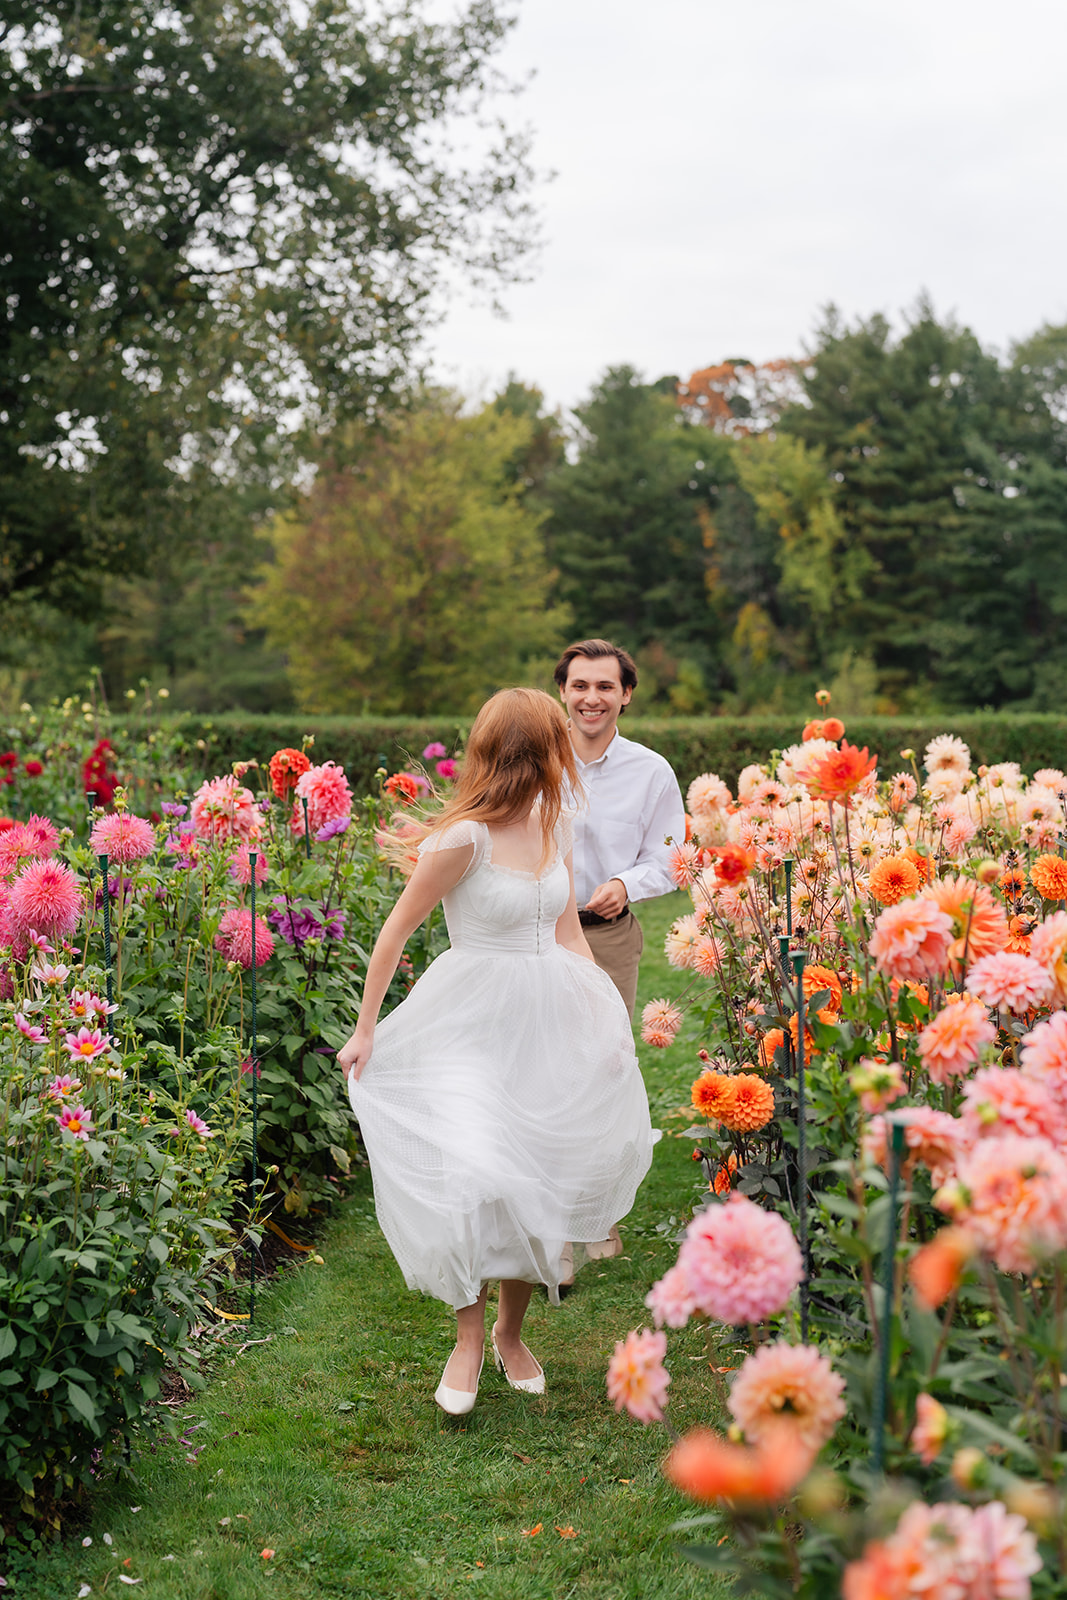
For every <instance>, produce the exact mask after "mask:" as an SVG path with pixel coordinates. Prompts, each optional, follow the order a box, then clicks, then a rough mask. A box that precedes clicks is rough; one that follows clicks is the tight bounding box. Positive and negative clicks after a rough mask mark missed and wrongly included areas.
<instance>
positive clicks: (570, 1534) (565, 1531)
mask: <svg viewBox="0 0 1067 1600" xmlns="http://www.w3.org/2000/svg"><path fill="white" fill-rule="evenodd" d="M552 1526H553V1527H554V1528H555V1530H556V1532H557V1533H558V1534H559V1536H560V1538H561V1539H577V1537H578V1535H577V1534H576V1533H575V1531H574V1529H573V1528H572V1527H571V1525H570V1523H569V1522H568V1524H567V1526H566V1527H565V1528H561V1527H560V1526H559V1524H558V1523H553V1524H552Z"/></svg>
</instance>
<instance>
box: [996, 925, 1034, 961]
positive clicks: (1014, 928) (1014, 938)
mask: <svg viewBox="0 0 1067 1600" xmlns="http://www.w3.org/2000/svg"><path fill="white" fill-rule="evenodd" d="M1035 926H1036V924H1035V923H1034V920H1033V918H1032V917H1009V918H1008V942H1007V944H1006V945H1005V946H1004V948H1005V950H1013V951H1014V952H1015V954H1016V955H1017V956H1028V955H1029V954H1030V935H1031V934H1032V933H1033V931H1034V928H1035Z"/></svg>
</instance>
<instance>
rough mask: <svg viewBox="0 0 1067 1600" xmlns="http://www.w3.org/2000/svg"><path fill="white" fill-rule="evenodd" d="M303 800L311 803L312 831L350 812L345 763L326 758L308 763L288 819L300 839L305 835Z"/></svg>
mask: <svg viewBox="0 0 1067 1600" xmlns="http://www.w3.org/2000/svg"><path fill="white" fill-rule="evenodd" d="M304 800H306V801H307V803H308V827H309V829H310V830H311V832H312V833H318V831H319V829H320V828H324V827H325V826H326V824H327V823H328V822H337V821H340V819H341V818H342V817H349V816H351V815H352V790H351V789H350V788H349V786H348V779H347V778H346V777H345V769H344V767H339V766H338V765H337V763H336V762H335V761H326V762H324V763H323V765H322V766H321V767H309V768H308V770H307V771H306V772H304V773H301V775H300V779H299V781H298V783H297V786H296V799H295V801H294V802H293V811H292V816H291V817H290V819H289V827H290V830H291V832H292V834H293V837H294V838H297V839H302V838H303V837H304V807H303V803H302V802H303V801H304Z"/></svg>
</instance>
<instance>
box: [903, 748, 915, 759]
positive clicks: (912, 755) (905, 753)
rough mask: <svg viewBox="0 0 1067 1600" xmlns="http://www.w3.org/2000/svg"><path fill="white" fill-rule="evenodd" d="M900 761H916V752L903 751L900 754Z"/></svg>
mask: <svg viewBox="0 0 1067 1600" xmlns="http://www.w3.org/2000/svg"><path fill="white" fill-rule="evenodd" d="M900 759H901V761H914V760H915V751H914V750H902V751H901V752H900Z"/></svg>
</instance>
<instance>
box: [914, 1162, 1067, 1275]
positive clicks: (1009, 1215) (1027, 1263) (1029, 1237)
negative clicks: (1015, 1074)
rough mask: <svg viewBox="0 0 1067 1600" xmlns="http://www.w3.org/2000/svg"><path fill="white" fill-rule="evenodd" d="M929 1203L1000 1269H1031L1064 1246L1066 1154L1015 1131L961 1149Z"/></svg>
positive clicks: (1066, 1246) (1066, 1247)
mask: <svg viewBox="0 0 1067 1600" xmlns="http://www.w3.org/2000/svg"><path fill="white" fill-rule="evenodd" d="M934 1204H935V1205H936V1206H937V1207H938V1208H939V1209H940V1210H941V1211H945V1212H947V1213H948V1214H949V1215H950V1216H951V1217H952V1219H953V1221H955V1222H958V1223H961V1224H962V1225H963V1226H965V1227H966V1228H967V1229H968V1230H969V1231H970V1232H971V1234H972V1235H973V1236H974V1238H976V1239H977V1241H978V1244H979V1246H980V1247H981V1249H983V1250H984V1251H985V1252H986V1254H987V1255H989V1256H991V1257H992V1259H993V1261H994V1262H995V1263H996V1265H997V1266H998V1267H999V1268H1000V1270H1001V1272H1033V1271H1034V1270H1035V1269H1036V1268H1037V1267H1038V1266H1040V1265H1041V1263H1042V1262H1043V1261H1045V1260H1047V1259H1048V1257H1049V1256H1052V1255H1056V1254H1058V1253H1059V1252H1060V1251H1061V1250H1067V1159H1065V1158H1064V1157H1063V1156H1062V1155H1061V1154H1060V1153H1059V1151H1058V1150H1056V1149H1055V1147H1054V1146H1053V1145H1052V1144H1050V1142H1049V1141H1048V1140H1047V1139H1031V1138H1024V1137H1022V1136H1021V1135H1020V1134H1017V1133H1008V1134H1002V1135H999V1136H997V1137H994V1138H991V1139H980V1140H979V1141H978V1143H977V1144H975V1145H974V1146H973V1147H972V1148H971V1149H969V1150H961V1151H960V1152H959V1155H958V1159H957V1162H956V1175H955V1178H954V1179H953V1180H952V1182H950V1183H947V1184H946V1185H945V1186H944V1187H943V1188H942V1189H940V1190H939V1192H938V1193H937V1194H936V1195H935V1196H934Z"/></svg>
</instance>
